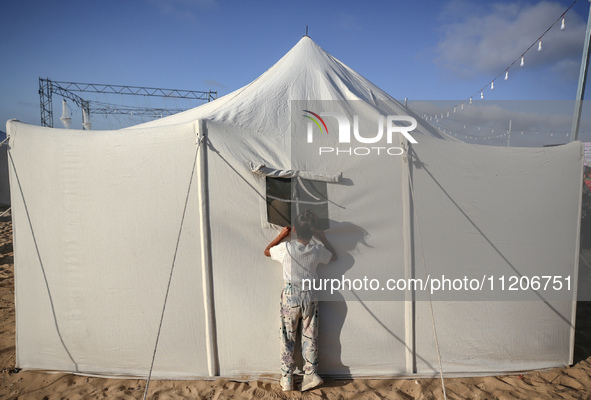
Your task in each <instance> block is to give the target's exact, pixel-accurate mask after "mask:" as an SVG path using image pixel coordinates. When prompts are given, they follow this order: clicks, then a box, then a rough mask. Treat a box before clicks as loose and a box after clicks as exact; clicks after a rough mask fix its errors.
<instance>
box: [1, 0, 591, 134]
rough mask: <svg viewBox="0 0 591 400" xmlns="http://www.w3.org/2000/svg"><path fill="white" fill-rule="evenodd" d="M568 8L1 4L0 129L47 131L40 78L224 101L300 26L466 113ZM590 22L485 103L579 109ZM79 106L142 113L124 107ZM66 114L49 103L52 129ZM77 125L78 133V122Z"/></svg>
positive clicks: (149, 1)
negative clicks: (467, 102)
mask: <svg viewBox="0 0 591 400" xmlns="http://www.w3.org/2000/svg"><path fill="white" fill-rule="evenodd" d="M571 3H572V0H567V1H562V0H558V1H543V2H540V1H517V2H515V1H494V0H493V1H468V0H438V1H430V0H429V1H411V0H403V1H365V2H359V1H338V2H337V1H320V2H319V1H314V2H312V1H298V2H285V1H276V2H271V1H248V2H246V1H217V0H160V1H158V0H133V1H131V0H128V1H125V0H118V1H111V0H103V1H95V2H87V1H80V0H78V1H65V0H64V1H35V0H19V1H11V2H8V3H7V4H4V5H3V16H4V18H3V31H4V32H3V35H2V36H1V37H0V54H1V55H2V62H1V64H0V77H1V78H0V120H1V121H2V127H1V128H0V129H2V130H4V122H5V121H6V120H7V119H9V118H18V119H19V120H21V121H24V122H28V123H32V124H37V125H38V124H40V115H39V114H40V113H39V95H38V78H39V77H47V78H50V79H52V80H56V81H74V82H92V83H109V84H120V85H137V86H151V87H163V88H175V89H192V90H217V91H218V94H219V95H220V96H221V95H223V94H226V93H229V92H230V91H233V90H235V89H237V88H239V87H241V86H243V85H245V84H247V83H249V82H251V81H252V80H254V79H255V78H256V77H257V76H259V75H260V74H262V73H263V72H264V71H265V70H267V69H268V68H269V67H270V66H271V65H273V64H274V63H275V62H276V61H277V60H279V58H281V57H282V56H283V55H284V54H285V53H286V52H288V51H289V50H290V49H291V47H293V46H294V45H295V44H296V43H297V42H298V40H299V39H300V38H301V36H302V35H303V34H304V32H305V27H306V25H308V26H309V35H310V36H311V37H312V39H313V40H314V41H316V43H318V44H319V45H320V46H321V47H323V48H324V49H325V50H327V51H328V52H329V53H331V54H332V55H333V56H335V57H337V58H338V59H340V60H341V61H343V62H344V63H345V64H347V65H349V66H350V67H352V68H353V69H355V70H356V71H357V72H359V73H361V74H362V75H364V76H365V77H366V78H368V79H369V80H370V81H372V82H374V83H375V84H376V85H378V86H379V87H381V88H382V89H384V90H385V91H387V92H388V93H389V94H391V95H392V96H393V97H394V98H396V99H399V100H402V99H404V98H405V97H408V98H409V99H413V100H419V99H420V100H427V99H429V100H430V99H437V100H448V99H451V100H458V101H461V100H464V99H467V98H468V97H470V96H471V95H472V94H474V93H475V92H477V91H478V90H479V89H480V88H482V87H483V86H484V85H486V84H487V83H488V82H490V81H491V80H492V79H493V78H495V77H496V76H497V75H498V74H500V73H502V72H503V71H504V69H505V68H506V67H507V66H509V64H511V62H512V61H513V60H515V59H516V58H517V57H518V56H519V55H520V54H521V53H522V52H523V51H524V50H525V49H526V48H527V47H528V46H529V45H530V44H532V43H533V42H534V41H535V40H536V39H537V38H538V37H539V36H540V35H541V34H542V33H543V32H544V31H545V30H546V28H548V27H549V26H550V25H551V24H552V23H553V22H554V21H555V20H556V19H557V18H558V17H559V16H560V15H561V14H562V12H563V11H564V10H566V9H567V7H568V6H569V5H570V4H571ZM588 11H589V2H588V1H586V0H579V1H578V2H577V3H576V4H575V5H574V6H573V8H572V9H571V10H570V11H569V12H568V13H567V14H566V21H565V22H566V29H565V30H564V31H561V30H560V29H559V26H560V23H559V24H558V25H557V26H555V27H554V28H553V29H552V30H551V31H550V32H549V33H548V34H547V35H546V36H545V37H544V39H543V40H542V46H543V50H542V51H541V52H538V51H537V45H536V46H535V47H534V48H533V49H532V50H531V51H529V52H528V53H527V54H526V56H525V66H524V67H518V65H517V64H516V65H515V66H514V67H513V68H511V69H510V70H509V80H507V81H504V80H503V79H500V80H498V81H496V82H495V90H494V91H490V90H485V96H486V99H487V100H515V99H519V100H534V99H536V100H538V99H539V100H571V99H574V97H575V93H576V84H577V78H578V70H579V65H580V59H581V51H582V47H583V41H584V31H585V25H586V20H587V15H588ZM82 96H83V97H88V98H89V99H91V100H93V99H94V100H98V101H106V102H113V103H117V104H122V103H125V104H132V105H144V103H138V101H140V100H137V99H134V98H129V97H128V98H123V96H115V98H112V97H106V96H105V95H101V96H102V97H98V98H96V97H92V96H91V95H86V94H82ZM58 99H59V98H58ZM142 101H143V100H142ZM155 104H156V100H148V105H153V106H155ZM197 105H199V102H197V103H184V102H183V101H172V102H170V101H168V103H167V106H169V107H182V108H189V107H194V106H197ZM60 113H61V108H60V104H59V103H58V102H57V101H54V114H55V126H59V115H60ZM72 114H73V115H72V118H73V120H74V122H75V123H73V125H72V126H73V127H78V126H76V123H77V124H78V125H80V124H79V122H78V120H79V119H80V117H79V116H78V115H79V112H78V111H77V110H72ZM102 118H103V117H93V121H92V122H93V125H94V127H96V128H102V129H109V128H117V127H118V126H117V125H116V124H112V123H110V122H109V123H106V122H103V121H102ZM139 122H141V121H139ZM123 123H125V121H123Z"/></svg>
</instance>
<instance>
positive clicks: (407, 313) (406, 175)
mask: <svg viewBox="0 0 591 400" xmlns="http://www.w3.org/2000/svg"><path fill="white" fill-rule="evenodd" d="M401 147H402V148H403V149H404V150H405V151H406V154H405V155H404V156H403V157H402V174H401V176H402V229H403V237H404V278H405V279H406V281H407V282H409V280H410V279H412V278H413V277H414V276H413V269H412V244H411V243H412V240H413V236H412V235H413V231H412V226H411V215H412V210H411V208H410V207H411V202H410V186H409V185H410V184H411V182H410V156H409V150H410V149H409V143H408V141H407V140H406V138H404V137H403V138H402V142H401ZM414 322H415V315H414V292H413V291H412V289H411V288H410V285H409V286H408V288H407V289H406V290H405V293H404V344H405V354H406V373H407V374H409V375H412V374H414V373H415V372H416V371H415V370H416V368H415V350H416V349H415V340H414V330H415V327H414Z"/></svg>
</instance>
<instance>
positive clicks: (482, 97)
mask: <svg viewBox="0 0 591 400" xmlns="http://www.w3.org/2000/svg"><path fill="white" fill-rule="evenodd" d="M482 99H484V92H480V100H482Z"/></svg>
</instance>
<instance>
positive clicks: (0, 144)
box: [0, 136, 10, 147]
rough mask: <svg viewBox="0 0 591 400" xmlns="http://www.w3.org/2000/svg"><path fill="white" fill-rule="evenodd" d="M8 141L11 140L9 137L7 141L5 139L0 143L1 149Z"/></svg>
mask: <svg viewBox="0 0 591 400" xmlns="http://www.w3.org/2000/svg"><path fill="white" fill-rule="evenodd" d="M8 139H10V138H9V137H8V136H6V139H4V140H3V141H2V142H0V147H2V145H3V144H4V143H6V142H7V141H8Z"/></svg>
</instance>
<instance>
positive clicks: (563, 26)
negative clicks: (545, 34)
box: [560, 17, 566, 31]
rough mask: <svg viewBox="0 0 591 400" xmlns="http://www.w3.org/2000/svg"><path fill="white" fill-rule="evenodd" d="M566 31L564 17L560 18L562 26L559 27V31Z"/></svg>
mask: <svg viewBox="0 0 591 400" xmlns="http://www.w3.org/2000/svg"><path fill="white" fill-rule="evenodd" d="M565 29H566V25H565V24H564V17H562V25H560V30H561V31H563V30H565Z"/></svg>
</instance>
